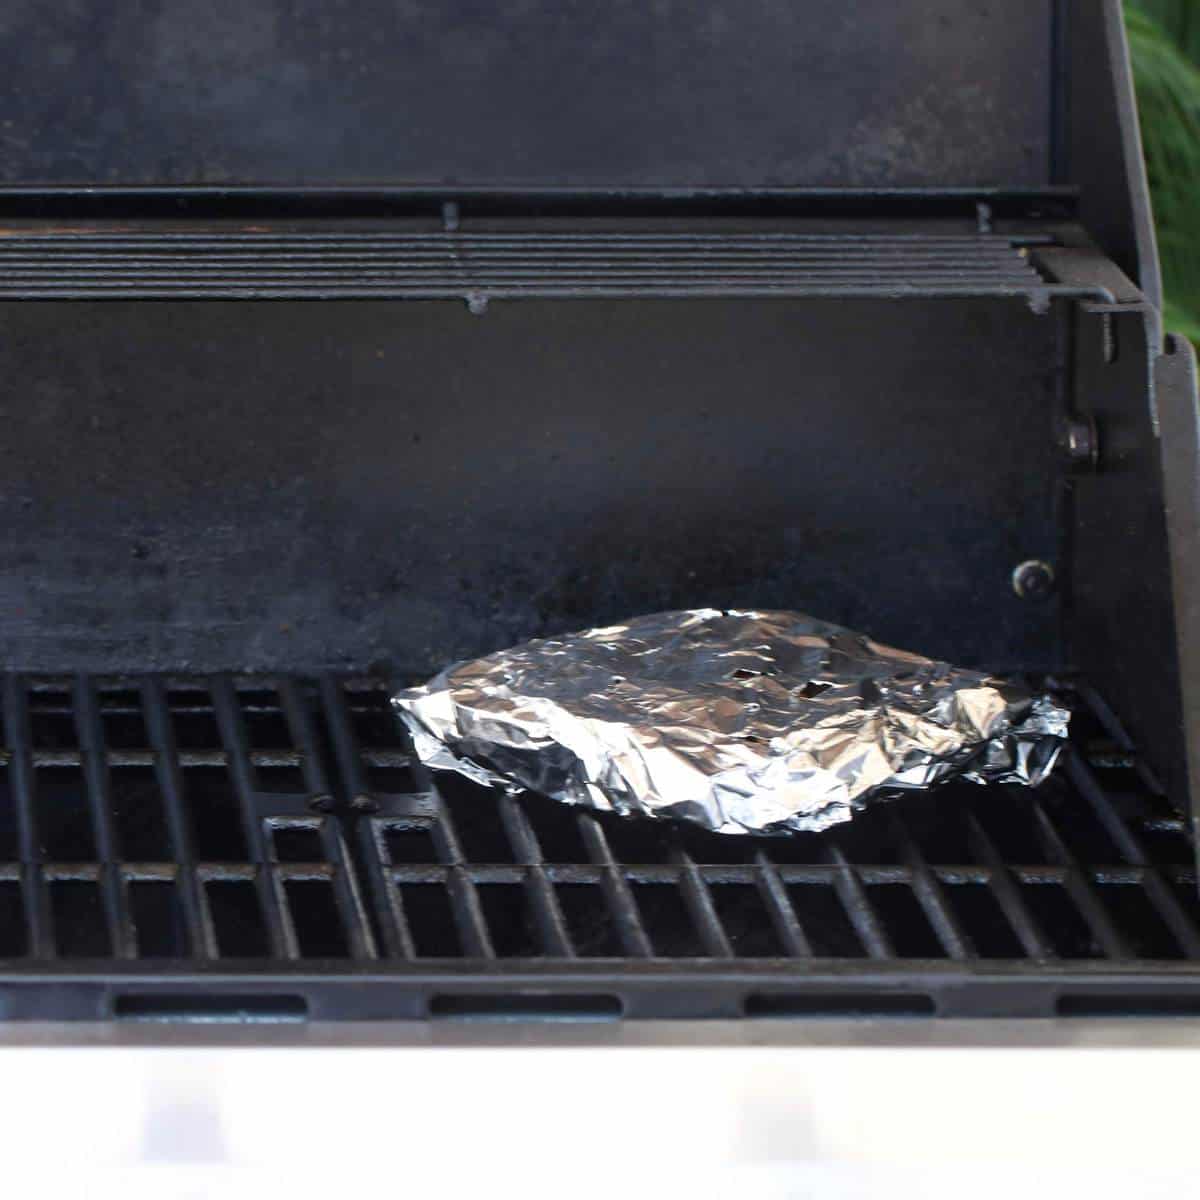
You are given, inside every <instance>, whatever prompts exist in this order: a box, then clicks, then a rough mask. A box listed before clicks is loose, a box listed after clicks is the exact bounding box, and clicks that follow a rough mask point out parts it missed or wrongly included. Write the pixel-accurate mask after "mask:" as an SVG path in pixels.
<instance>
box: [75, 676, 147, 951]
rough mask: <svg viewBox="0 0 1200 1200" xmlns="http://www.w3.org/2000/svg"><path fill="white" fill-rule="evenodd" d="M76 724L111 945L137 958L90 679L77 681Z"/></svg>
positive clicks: (100, 730)
mask: <svg viewBox="0 0 1200 1200" xmlns="http://www.w3.org/2000/svg"><path fill="white" fill-rule="evenodd" d="M75 721H76V727H77V729H78V733H79V747H80V751H81V752H82V754H83V772H84V780H85V784H86V788H87V798H88V806H89V808H90V809H91V817H92V827H93V829H94V830H95V837H96V852H97V854H98V855H99V856H100V862H101V867H100V880H99V882H100V887H101V892H102V895H103V902H104V913H105V919H106V922H107V924H108V937H109V943H110V945H111V946H112V947H113V949H114V953H115V954H116V956H117V957H118V958H135V957H136V956H137V940H136V934H135V932H134V928H133V919H132V917H131V916H130V912H129V902H128V896H127V894H126V891H125V886H124V880H123V879H122V878H121V875H120V873H119V872H118V870H117V865H116V864H117V863H118V862H119V861H120V859H121V849H120V847H119V845H118V843H117V830H116V825H115V822H114V820H113V804H112V795H111V793H110V788H109V777H108V767H107V765H106V764H105V762H104V727H103V726H102V725H101V723H100V713H99V710H98V709H97V707H96V692H95V689H94V688H93V686H92V682H91V680H89V679H88V678H86V677H85V676H80V677H79V678H77V679H76V681H75Z"/></svg>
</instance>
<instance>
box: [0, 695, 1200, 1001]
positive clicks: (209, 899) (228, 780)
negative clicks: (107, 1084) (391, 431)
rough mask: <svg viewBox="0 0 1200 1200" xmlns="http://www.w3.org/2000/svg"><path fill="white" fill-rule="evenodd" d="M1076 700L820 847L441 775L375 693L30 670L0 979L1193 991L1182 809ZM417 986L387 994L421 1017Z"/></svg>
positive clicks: (13, 702) (995, 994) (1099, 714)
mask: <svg viewBox="0 0 1200 1200" xmlns="http://www.w3.org/2000/svg"><path fill="white" fill-rule="evenodd" d="M1071 697H1072V699H1073V702H1074V703H1075V705H1076V707H1077V710H1078V711H1077V715H1076V718H1075V721H1074V740H1073V744H1072V747H1071V749H1070V752H1069V754H1068V755H1067V757H1066V761H1065V763H1064V764H1063V767H1062V768H1061V769H1060V771H1059V772H1057V773H1056V775H1055V776H1054V777H1053V778H1052V779H1051V780H1050V781H1049V782H1048V783H1047V784H1046V785H1045V786H1044V787H1043V788H1041V789H1039V790H1037V791H1036V792H1029V791H1027V790H1025V789H1020V788H1006V787H992V788H987V789H983V788H977V787H974V786H971V785H965V784H964V785H950V786H947V787H944V788H942V789H940V790H939V791H936V792H934V793H931V794H928V795H923V796H913V797H909V798H906V799H904V800H902V801H899V802H896V803H893V804H890V805H885V806H880V807H878V808H876V809H874V810H871V811H868V812H866V813H864V814H862V815H861V817H860V818H859V819H857V820H856V821H854V822H853V823H851V824H850V825H848V826H845V827H843V828H840V829H838V830H836V831H834V832H832V833H831V834H827V835H825V836H822V837H818V836H815V835H805V836H798V837H794V838H789V839H746V838H726V837H718V836H715V835H709V834H705V833H704V832H702V831H699V830H692V829H688V828H684V827H673V826H668V825H665V824H664V825H657V824H653V823H638V822H631V821H623V820H620V819H616V818H607V817H602V816H596V815H593V814H590V813H585V812H580V811H576V810H572V809H568V808H566V807H564V806H561V805H558V804H555V803H553V802H551V801H547V800H545V799H542V798H539V797H536V796H522V797H509V796H505V795H502V794H499V793H493V792H489V791H487V790H486V789H482V788H479V787H477V786H475V785H473V784H470V783H468V782H467V781H464V780H460V779H458V778H457V777H453V776H443V777H438V778H437V780H436V787H435V786H434V784H435V781H433V780H431V779H430V778H429V777H428V776H427V775H426V774H424V773H423V772H422V771H421V770H420V768H419V767H416V766H414V764H413V762H412V760H411V758H410V755H409V746H408V744H407V741H406V739H405V736H404V734H403V733H402V731H401V730H400V728H399V726H398V724H397V723H396V721H395V720H394V718H393V716H392V713H391V711H390V708H389V705H388V702H387V694H386V691H385V690H384V689H383V688H381V687H379V686H377V685H375V684H372V683H367V682H362V681H347V680H342V679H338V678H333V677H326V678H322V679H320V680H317V681H306V680H301V679H295V678H290V677H285V678H281V679H272V680H267V679H261V678H253V679H239V678H234V677H228V676H213V677H204V678H190V679H165V678H159V677H144V678H140V679H132V680H113V679H93V678H87V677H78V678H22V677H18V676H11V675H10V676H7V677H5V679H4V687H3V724H4V737H5V740H4V745H5V751H4V757H3V766H2V770H0V995H3V988H4V985H5V977H6V976H7V977H9V979H10V980H14V981H15V980H17V979H20V980H21V981H23V982H28V981H30V980H32V979H38V978H43V977H45V976H44V973H45V972H49V973H50V975H49V976H48V977H49V978H54V977H57V976H58V975H59V974H60V973H61V972H62V971H64V970H69V971H70V972H72V978H90V979H95V980H99V981H106V982H107V984H108V985H109V986H112V985H113V981H114V980H117V981H119V980H120V979H121V978H124V977H125V975H129V976H130V977H133V976H136V977H137V978H138V979H141V980H142V982H143V984H145V983H147V982H149V981H153V980H158V981H159V982H161V981H163V980H168V981H169V980H170V979H171V978H183V977H185V976H186V977H188V978H190V979H191V980H192V983H191V984H190V985H189V987H192V988H194V987H195V986H197V985H196V983H195V980H196V978H197V972H199V973H201V976H203V975H204V973H206V972H207V973H210V977H211V978H212V980H213V981H214V982H213V986H215V987H217V988H218V989H219V988H220V987H224V986H229V985H231V984H233V983H240V985H241V992H240V993H239V1001H240V1002H242V1003H243V1006H244V1003H245V1002H246V995H245V986H244V985H245V982H246V980H258V981H259V982H260V983H261V981H262V980H263V979H265V978H274V979H279V978H284V977H287V978H292V977H295V978H296V979H298V980H301V981H302V982H301V983H297V984H296V986H297V987H298V988H299V989H300V991H299V994H300V995H301V996H302V997H305V998H306V1003H307V1002H308V999H307V998H308V997H309V991H308V989H310V988H315V989H316V991H315V992H313V995H316V996H318V1000H317V1001H316V1007H317V1008H318V1009H319V1011H321V1012H322V1013H327V1014H328V1015H355V1013H358V1014H359V1015H361V1012H359V1010H360V1009H361V1007H362V1006H361V1005H360V1004H349V1005H348V1006H345V1007H346V1012H345V1013H343V1011H342V1007H339V1004H340V1002H339V1001H335V1000H330V999H329V998H328V996H327V995H326V994H325V993H324V992H322V991H321V990H320V989H321V984H322V981H324V982H325V983H328V982H330V981H336V980H344V981H347V982H353V981H355V980H357V981H358V984H359V986H360V987H361V988H369V986H370V985H372V984H378V983H380V981H381V979H383V978H384V977H386V979H387V980H389V981H390V983H391V985H392V987H393V988H394V987H395V985H397V984H404V983H405V982H407V986H408V987H409V989H410V992H411V993H412V994H413V995H418V996H420V997H422V998H423V999H422V1000H421V1004H425V1003H428V1005H429V1006H430V1007H431V1008H432V1009H433V1010H434V1011H453V1012H459V1011H462V1010H463V1009H464V1008H465V1009H466V1010H469V1011H474V1010H475V1007H476V1005H475V1004H474V1003H466V1004H463V1003H460V1001H462V999H463V997H464V996H465V997H466V998H467V999H468V1000H469V999H470V998H471V997H472V996H475V995H476V992H475V991H473V990H472V989H477V988H478V987H481V986H485V985H488V984H489V982H490V985H491V986H492V988H493V991H497V990H503V989H505V988H507V987H508V986H509V985H510V984H511V983H512V981H513V980H514V979H516V978H518V977H519V978H522V979H524V980H525V985H524V986H529V981H530V979H531V978H534V977H536V978H538V979H542V980H544V981H552V983H553V988H554V989H556V990H557V992H558V993H559V994H563V995H568V996H569V995H572V994H573V993H572V991H571V989H572V988H576V989H577V988H578V986H579V985H580V984H581V983H584V982H588V981H592V985H591V986H592V991H594V990H595V988H594V984H595V981H597V980H601V979H603V980H605V981H606V983H605V985H604V987H603V988H602V989H601V991H602V993H603V994H604V996H607V997H609V998H610V999H611V996H613V995H615V996H617V997H618V998H619V1003H618V1001H613V1003H615V1004H618V1008H619V1007H620V1006H624V1007H625V1009H626V1010H627V1011H629V1010H630V1009H631V1008H632V1010H633V1011H645V1012H647V1013H651V1012H662V1013H663V1014H678V1013H686V1012H698V1011H710V1009H706V1008H705V1006H704V1005H703V1004H700V1007H699V1009H697V1003H698V1001H697V997H699V996H702V995H710V994H711V995H713V996H718V997H719V1000H718V1001H716V1002H714V1006H713V1007H712V1008H711V1011H714V1012H716V1011H725V1010H726V1009H727V1008H728V1006H729V1004H730V1003H732V1001H730V999H729V997H730V995H731V994H732V992H731V990H730V989H733V991H735V992H736V996H737V1004H739V1005H744V1010H745V1011H749V1012H762V1013H765V1014H772V1015H773V1014H775V1013H777V1012H785V1011H789V1010H790V1011H797V1012H800V1011H811V1010H812V1009H811V1005H812V1003H813V1001H812V995H816V996H817V998H818V1000H819V999H820V997H821V996H822V995H825V996H826V997H827V998H828V1000H829V1005H830V1008H831V1010H833V1011H842V1010H843V1008H845V1005H846V1004H848V1003H849V1008H845V1011H851V1010H853V1011H858V1010H859V1009H864V1008H865V1010H866V1011H892V1010H891V1009H889V1008H888V1007H887V1005H894V1004H896V1003H899V1001H898V1000H897V996H900V998H901V999H904V998H905V997H907V996H908V992H909V991H911V990H912V989H913V988H916V989H917V992H916V993H915V995H916V1001H915V1003H916V1005H917V1007H918V1008H922V1007H923V1006H924V1005H925V1004H926V1003H928V1004H929V1006H930V1008H931V1010H932V1009H935V1008H936V1009H937V1010H938V1011H946V1006H945V1005H944V1004H943V1003H942V996H943V994H944V993H945V992H946V989H947V988H949V987H950V984H951V982H953V981H955V980H957V981H958V984H959V985H961V984H962V983H963V981H964V980H967V981H971V982H972V983H973V984H978V985H980V986H984V985H987V987H989V988H991V991H990V992H989V993H988V994H989V995H991V996H992V999H991V1000H990V1001H988V1002H987V1003H986V1004H985V1005H984V1007H985V1008H987V1005H988V1004H991V1005H992V1006H993V1007H995V1009H996V1010H997V1011H1006V1010H1007V1007H1008V1004H1009V1002H1008V1001H1007V1000H1005V998H1004V997H1005V996H1009V995H1010V993H1009V992H1005V991H1004V986H1005V984H1006V982H1007V983H1012V982H1013V981H1014V980H1016V981H1018V982H1020V983H1022V984H1024V985H1026V990H1025V992H1024V993H1023V994H1024V995H1026V1007H1028V987H1027V985H1028V984H1029V983H1030V981H1031V980H1036V981H1041V982H1042V983H1044V984H1046V985H1047V986H1048V987H1049V988H1050V991H1048V992H1047V993H1046V995H1047V997H1049V998H1048V999H1046V1000H1045V1003H1048V1004H1050V1005H1052V1006H1053V1004H1055V1003H1064V1004H1065V1002H1062V1001H1061V995H1060V990H1059V985H1060V984H1062V985H1064V986H1065V983H1066V982H1070V984H1071V987H1070V989H1069V994H1070V996H1071V997H1073V999H1071V1000H1070V1004H1069V1005H1065V1008H1069V1009H1071V1010H1072V1011H1073V1010H1074V1008H1075V1006H1077V1004H1078V1002H1079V1001H1078V997H1079V996H1080V995H1082V994H1087V995H1090V994H1091V993H1090V992H1088V990H1087V989H1088V988H1089V987H1092V986H1093V985H1097V986H1100V987H1101V993H1100V994H1101V995H1102V996H1105V995H1108V993H1107V992H1104V991H1103V988H1104V987H1111V986H1112V985H1113V984H1114V981H1121V980H1125V981H1128V980H1131V979H1132V980H1133V981H1134V982H1135V983H1137V984H1138V987H1139V989H1142V990H1144V989H1145V988H1147V987H1152V988H1154V989H1157V990H1156V991H1155V993H1154V994H1155V995H1159V994H1161V992H1162V988H1163V986H1164V983H1163V981H1164V980H1166V981H1168V982H1169V983H1170V988H1169V989H1168V992H1169V995H1168V999H1170V998H1172V997H1174V998H1175V1000H1173V1002H1176V1001H1178V994H1177V991H1176V990H1172V989H1178V988H1184V989H1185V991H1184V993H1182V994H1183V995H1184V1000H1185V1001H1187V1002H1188V1003H1184V1001H1178V1002H1179V1003H1184V1007H1185V1008H1187V1009H1188V1011H1195V1009H1194V1008H1190V1007H1188V1005H1189V1003H1190V997H1191V996H1192V995H1195V996H1196V997H1197V1000H1198V1002H1200V990H1196V989H1195V988H1194V987H1193V981H1195V982H1200V966H1198V963H1200V902H1198V900H1197V890H1196V874H1195V866H1194V858H1193V846H1192V842H1191V839H1190V836H1189V832H1188V829H1187V827H1186V826H1185V824H1184V822H1183V821H1182V819H1180V818H1179V817H1178V815H1177V814H1176V813H1175V812H1174V810H1172V809H1171V807H1170V806H1169V805H1168V804H1167V803H1166V801H1165V800H1164V799H1163V798H1162V797H1161V795H1159V794H1158V791H1157V789H1156V787H1155V785H1154V781H1153V779H1152V778H1151V776H1150V775H1149V773H1148V772H1147V771H1146V770H1145V769H1144V768H1143V766H1142V764H1141V763H1140V761H1139V759H1138V757H1137V755H1136V752H1135V751H1134V749H1133V748H1132V747H1131V746H1130V745H1129V743H1128V742H1127V741H1126V739H1125V738H1124V736H1123V735H1122V733H1121V731H1120V730H1119V729H1118V728H1117V727H1116V725H1115V722H1114V721H1113V720H1112V718H1111V716H1110V714H1109V713H1108V711H1107V709H1106V708H1105V707H1104V705H1103V704H1102V703H1101V702H1100V701H1099V700H1098V699H1097V698H1096V697H1094V696H1092V695H1090V694H1089V693H1088V692H1087V691H1086V690H1081V691H1078V692H1073V693H1071ZM665 960H669V961H665ZM147 964H152V965H153V968H154V971H153V972H152V973H151V974H149V975H148V974H147ZM664 967H669V968H671V974H670V975H669V980H670V985H671V986H666V984H665V983H664V977H663V976H662V974H661V972H662V970H663V969H664ZM114 971H116V972H117V974H114V973H113V972H114ZM521 972H532V975H528V976H526V975H521ZM639 972H641V974H640V975H639ZM656 972H657V974H656ZM514 973H515V974H514ZM446 980H452V981H455V984H454V988H451V990H450V992H449V993H448V994H449V999H447V998H446V996H447V993H446V990H445V986H444V985H445V981H446ZM639 980H641V983H642V984H644V986H645V988H646V989H647V991H646V993H645V995H646V996H649V995H654V996H656V997H657V1000H655V1002H654V1003H653V1004H651V1003H650V1002H649V1001H648V1000H645V997H644V996H643V999H642V1000H641V1001H639V1000H638V999H637V996H636V995H633V993H630V992H629V988H635V990H636V987H637V986H639ZM834 982H836V983H837V984H838V985H839V988H840V989H841V990H838V991H836V992H835V991H830V990H829V988H830V987H831V986H832V984H833V983H834ZM901 983H903V984H904V987H905V988H906V989H908V991H902V992H899V993H898V992H897V987H898V986H899V985H900V984H901ZM785 984H786V985H787V988H788V990H786V991H782V990H781V988H782V987H783V985H785ZM848 984H851V985H853V989H852V991H851V992H850V993H849V997H850V999H849V1001H847V993H846V992H845V987H846V986H847V985H848ZM810 985H811V987H812V988H815V989H816V990H815V992H813V993H812V994H811V995H810V993H809V992H807V991H805V988H807V987H809V986H810ZM256 986H257V985H256ZM545 986H546V987H550V986H551V983H550V982H546V983H545ZM460 987H463V988H466V990H465V991H462V992H461V993H460V991H458V990H455V989H456V988H460ZM564 987H565V988H566V989H567V990H566V992H562V990H561V989H562V988H564ZM1080 988H1083V989H1084V990H1083V992H1080ZM689 989H690V990H689ZM822 989H824V990H822ZM997 989H999V990H997ZM1188 989H1191V990H1188ZM105 994H106V995H107V993H105ZM398 994H399V993H397V992H396V991H395V990H393V991H390V992H388V993H387V999H386V1000H385V999H381V1000H380V1002H379V1005H377V1006H376V1008H373V1009H371V1011H372V1012H373V1013H378V1012H379V1011H380V1009H382V1010H383V1011H384V1012H389V1011H392V1008H391V1007H389V1006H395V1005H399V1008H400V1009H402V1010H404V1011H406V1012H408V1011H410V1010H411V1006H410V1008H409V1009H405V1005H404V1004H403V1003H401V1002H400V1001H399V1000H398V999H397V996H398ZM405 994H406V995H407V994H408V993H405ZM589 994H591V993H590V992H589ZM981 994H982V993H981ZM290 995H291V991H290V990H289V996H290ZM381 995H382V993H381ZM929 995H934V996H936V997H938V1003H937V1004H936V1005H935V1004H934V1003H933V1001H929V1000H928V996H929ZM1011 995H1015V993H1011ZM869 996H875V997H877V998H878V1004H879V1005H882V1006H883V1007H879V1008H876V1007H875V1005H874V1004H873V1003H866V1002H865V1000H862V999H861V998H863V997H869ZM672 997H674V999H672ZM922 997H925V999H922ZM856 998H858V999H856ZM435 1001H436V1003H435ZM860 1001H861V1002H860ZM906 1002H907V1001H906ZM506 1003H507V1002H506ZM1014 1004H1015V1001H1014ZM184 1007H185V1008H186V1006H184ZM502 1007H503V1006H502ZM818 1007H820V1005H819V1004H818ZM1017 1007H1019V1005H1018V1006H1017ZM1035 1007H1036V1006H1035ZM116 1008H120V1009H122V1010H132V1011H137V1012H142V1011H144V1010H145V1009H146V1006H145V1005H144V1004H142V1003H141V1002H140V1001H137V1002H130V1001H129V1000H128V997H125V998H124V999H122V1000H121V1001H120V1004H119V1005H116ZM150 1008H151V1011H153V1006H150ZM113 1011H115V1008H114V1010H113ZM415 1011H420V1012H423V1011H427V1010H426V1009H424V1008H421V1007H420V1006H418V1008H417V1009H416V1010H415Z"/></svg>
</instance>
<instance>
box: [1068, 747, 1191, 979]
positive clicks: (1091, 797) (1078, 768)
mask: <svg viewBox="0 0 1200 1200" xmlns="http://www.w3.org/2000/svg"><path fill="white" fill-rule="evenodd" d="M1064 760H1065V761H1064V763H1063V768H1064V769H1065V771H1066V773H1067V777H1068V779H1070V781H1071V783H1072V784H1073V785H1074V787H1075V789H1076V791H1078V792H1079V793H1080V795H1082V796H1083V797H1084V798H1085V799H1086V800H1087V801H1088V803H1089V804H1090V805H1091V806H1092V809H1093V810H1094V811H1095V813H1096V815H1097V817H1098V818H1099V820H1100V822H1101V824H1102V825H1103V826H1104V828H1105V829H1106V830H1107V831H1108V834H1109V836H1110V837H1111V838H1112V839H1113V842H1114V843H1115V845H1116V846H1117V849H1118V850H1120V852H1121V853H1122V854H1123V855H1124V856H1125V857H1126V858H1127V859H1129V861H1130V862H1132V863H1136V864H1137V865H1138V866H1140V867H1141V868H1142V887H1143V888H1144V889H1145V892H1146V896H1147V897H1148V898H1149V900H1150V903H1151V904H1152V905H1153V906H1154V908H1155V909H1156V910H1157V912H1158V915H1159V916H1160V917H1161V918H1162V920H1163V921H1164V922H1165V924H1166V926H1167V928H1168V929H1169V930H1170V931H1171V934H1172V935H1173V936H1174V938H1175V940H1176V941H1178V942H1179V944H1180V946H1181V947H1182V948H1183V950H1184V952H1185V953H1186V954H1187V955H1188V956H1189V957H1192V958H1196V957H1200V931H1198V930H1197V928H1196V925H1195V924H1194V923H1193V922H1192V921H1191V920H1190V919H1189V918H1188V915H1187V913H1186V912H1184V909H1183V905H1181V904H1180V903H1179V900H1178V898H1177V897H1176V896H1175V895H1174V893H1173V892H1172V891H1171V889H1170V888H1169V887H1167V885H1166V883H1165V881H1164V880H1163V877H1162V875H1161V873H1160V872H1159V871H1158V870H1157V869H1156V868H1155V867H1154V866H1153V864H1152V861H1151V858H1150V855H1149V854H1148V853H1147V852H1146V848H1145V847H1144V846H1143V845H1142V842H1141V840H1140V839H1139V838H1138V836H1137V835H1136V834H1135V833H1134V832H1133V830H1132V829H1131V828H1130V827H1129V824H1128V822H1126V821H1125V820H1124V819H1123V818H1122V816H1121V814H1120V813H1119V812H1118V811H1117V808H1116V806H1115V805H1114V804H1113V802H1112V800H1111V799H1110V797H1109V796H1108V794H1107V793H1106V792H1105V791H1104V789H1103V788H1102V787H1101V786H1100V782H1099V780H1098V779H1097V778H1096V776H1095V774H1094V773H1093V771H1092V770H1091V768H1090V767H1089V766H1088V765H1087V763H1086V762H1085V761H1084V760H1083V758H1082V757H1081V756H1080V755H1079V754H1078V753H1077V752H1076V750H1075V748H1074V747H1071V746H1069V747H1067V751H1066V754H1065V756H1064Z"/></svg>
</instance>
